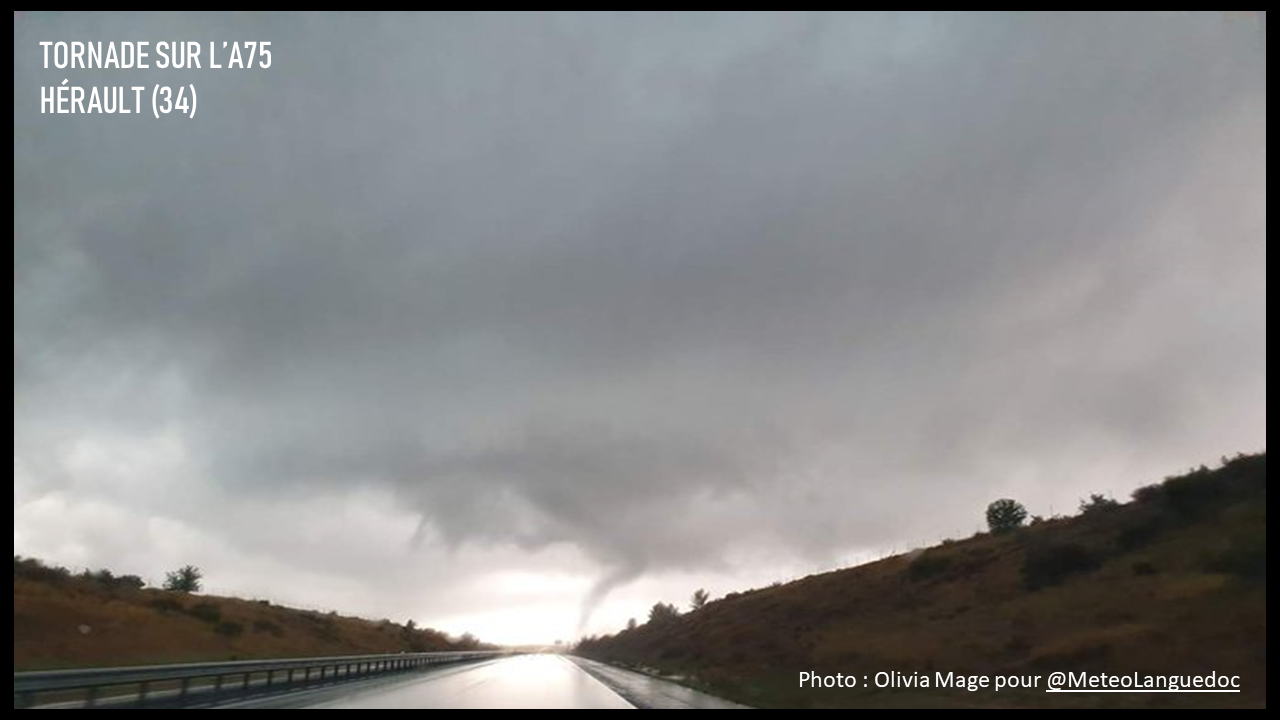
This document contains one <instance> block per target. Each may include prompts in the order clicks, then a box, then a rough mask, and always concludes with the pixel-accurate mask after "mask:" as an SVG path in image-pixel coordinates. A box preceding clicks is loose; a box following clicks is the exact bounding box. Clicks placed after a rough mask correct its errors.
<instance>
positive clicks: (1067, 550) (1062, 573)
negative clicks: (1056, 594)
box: [1022, 543, 1102, 590]
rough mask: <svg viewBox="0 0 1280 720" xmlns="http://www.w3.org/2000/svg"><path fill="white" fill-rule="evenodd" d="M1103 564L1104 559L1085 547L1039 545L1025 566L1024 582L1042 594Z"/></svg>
mask: <svg viewBox="0 0 1280 720" xmlns="http://www.w3.org/2000/svg"><path fill="white" fill-rule="evenodd" d="M1101 564H1102V557H1101V555H1099V554H1098V553H1097V552H1095V551H1093V550H1090V549H1089V548H1087V547H1085V546H1083V545H1077V544H1075V543H1065V544H1049V545H1037V546H1035V547H1032V548H1029V549H1028V550H1027V555H1026V558H1025V559H1024V560H1023V563H1022V582H1023V584H1024V585H1025V586H1026V588H1027V589H1028V590H1039V589H1040V588H1045V587H1049V586H1051V585H1057V584H1059V583H1061V582H1062V581H1064V580H1066V579H1067V578H1068V577H1070V576H1072V575H1077V574H1080V573H1086V572H1091V571H1093V570H1095V569H1097V567H1098V566H1099V565H1101Z"/></svg>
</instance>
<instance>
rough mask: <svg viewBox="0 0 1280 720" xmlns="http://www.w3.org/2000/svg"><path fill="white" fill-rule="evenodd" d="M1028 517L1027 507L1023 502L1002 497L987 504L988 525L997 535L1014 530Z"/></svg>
mask: <svg viewBox="0 0 1280 720" xmlns="http://www.w3.org/2000/svg"><path fill="white" fill-rule="evenodd" d="M1026 519H1027V509H1026V508H1025V507H1023V506H1022V503H1020V502H1018V501H1016V500H1010V499H1009V498H1001V499H999V500H996V501H995V502H993V503H991V504H990V505H988V506H987V527H989V528H991V532H992V533H995V534H996V535H1001V534H1003V533H1009V532H1013V531H1014V530H1017V529H1018V528H1019V527H1021V526H1022V523H1023V522H1024V521H1025V520H1026Z"/></svg>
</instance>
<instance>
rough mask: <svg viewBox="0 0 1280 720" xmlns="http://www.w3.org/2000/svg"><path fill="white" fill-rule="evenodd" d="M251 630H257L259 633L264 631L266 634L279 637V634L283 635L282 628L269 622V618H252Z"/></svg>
mask: <svg viewBox="0 0 1280 720" xmlns="http://www.w3.org/2000/svg"><path fill="white" fill-rule="evenodd" d="M253 631H254V632H259V633H266V634H268V635H274V636H275V637H280V636H281V635H284V629H283V628H281V627H280V626H279V625H277V624H275V623H273V622H271V621H270V620H254V621H253Z"/></svg>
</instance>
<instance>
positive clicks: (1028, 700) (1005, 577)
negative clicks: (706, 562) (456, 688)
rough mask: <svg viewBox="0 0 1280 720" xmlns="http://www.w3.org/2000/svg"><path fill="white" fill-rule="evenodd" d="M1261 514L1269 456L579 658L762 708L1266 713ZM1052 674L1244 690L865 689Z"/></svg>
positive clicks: (801, 586) (610, 643)
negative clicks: (803, 677) (1184, 678)
mask: <svg viewBox="0 0 1280 720" xmlns="http://www.w3.org/2000/svg"><path fill="white" fill-rule="evenodd" d="M1266 499H1267V498H1266V455H1265V453H1264V454H1261V455H1253V456H1243V455H1242V456H1237V457H1236V458H1235V459H1233V460H1229V461H1224V464H1223V466H1222V467H1220V468H1218V469H1216V470H1209V469H1207V468H1203V467H1202V468H1200V469H1199V470H1196V471H1193V472H1191V473H1189V474H1187V475H1184V476H1180V477H1176V478H1169V479H1168V480H1166V481H1165V482H1164V483H1162V484H1160V485H1154V486H1149V487H1146V488H1142V489H1140V490H1139V491H1137V492H1135V493H1134V500H1133V501H1132V502H1129V503H1125V504H1114V503H1112V504H1108V503H1105V502H1104V503H1098V504H1096V505H1094V506H1093V507H1091V508H1090V509H1089V510H1088V511H1086V512H1082V513H1081V514H1080V515H1078V516H1076V517H1071V518H1059V519H1052V520H1048V521H1039V522H1035V523H1033V524H1031V525H1029V526H1025V527H1022V528H1019V529H1017V530H1015V531H1013V532H1010V533H1006V534H1002V535H989V534H988V535H979V536H976V537H974V538H971V539H968V540H962V541H947V542H944V543H943V544H941V545H939V546H936V547H932V548H928V549H927V550H924V551H923V552H921V551H916V552H913V553H909V554H906V555H900V556H895V557H890V558H886V559H884V560H881V561H879V562H874V563H870V564H867V565H862V566H859V567H854V568H849V569H845V570H840V571H836V572H830V573H824V574H821V575H813V576H810V577H807V578H804V579H802V580H798V581H796V582H792V583H789V584H786V585H779V586H775V587H770V588H766V589H760V590H753V591H750V592H746V593H741V594H731V595H729V596H727V597H725V598H723V599H720V600H716V601H713V602H711V603H709V604H707V605H706V606H705V607H703V608H702V609H700V610H696V611H693V612H690V613H687V614H685V615H682V616H679V617H677V618H673V619H667V620H665V621H661V622H659V621H651V622H649V623H647V624H645V625H642V626H640V627H638V628H635V629H634V630H627V631H623V632H620V633H619V634H617V635H614V636H606V637H604V638H599V639H593V640H591V641H588V642H584V643H583V644H582V645H581V646H580V647H579V649H578V652H579V653H580V654H583V655H586V656H589V657H594V658H597V659H601V660H605V661H610V662H614V663H619V664H624V665H630V666H634V667H642V668H647V669H651V670H653V671H656V672H661V673H664V674H668V675H674V676H679V677H682V678H684V679H685V681H686V682H688V683H690V684H693V685H695V686H699V685H700V686H703V687H705V688H707V689H709V690H711V691H713V692H716V693H718V694H721V695H723V696H725V697H728V698H731V699H734V700H738V701H741V702H744V703H747V704H752V705H757V706H762V707H768V706H783V707H832V706H834V707H865V706H917V705H924V706H936V707H955V706H1032V707H1037V706H1076V707H1112V706H1122V707H1129V706H1148V707H1184V706H1202V707H1224V706H1265V704H1266V676H1267V665H1266V663H1267V639H1266V637H1267V611H1266V598H1267V589H1266V533H1267V502H1266ZM921 510H922V511H923V508H921ZM803 670H807V671H812V672H817V673H822V674H834V673H837V672H840V673H845V674H854V675H856V676H857V677H858V679H859V685H860V686H859V687H858V688H855V689H848V688H842V689H827V690H814V689H808V688H806V689H801V688H799V687H798V685H799V673H800V671H803ZM1055 670H1061V671H1082V670H1087V671H1091V672H1098V671H1105V672H1113V673H1134V672H1138V673H1142V674H1148V673H1150V674H1175V673H1176V674H1187V673H1201V674H1203V673H1209V672H1211V671H1216V672H1217V673H1219V674H1222V673H1227V674H1232V675H1240V676H1242V683H1243V692H1242V693H1241V694H1230V695H1228V694H1178V695H1170V694H1052V695H1050V694H1046V693H1045V692H1044V691H1043V690H1038V691H1027V692H1019V691H1013V692H1010V691H1002V692H1000V693H996V692H994V691H992V690H991V689H986V690H978V691H975V692H969V691H966V690H954V689H946V690H941V689H937V688H928V689H902V688H898V689H876V688H874V687H871V688H867V687H865V683H863V682H862V678H863V677H864V676H866V677H867V678H868V679H869V680H872V682H874V676H875V673H877V672H882V671H884V672H888V671H899V672H904V673H916V672H923V673H928V674H929V675H930V676H931V677H933V675H934V673H935V672H937V671H942V672H944V673H945V672H958V673H982V674H989V675H994V674H1009V673H1020V674H1040V675H1047V674H1048V673H1050V672H1052V671H1055ZM1041 682H1042V683H1043V682H1044V681H1043V680H1042V681H1041ZM1041 687H1043V684H1042V685H1041Z"/></svg>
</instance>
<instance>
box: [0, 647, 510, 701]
mask: <svg viewBox="0 0 1280 720" xmlns="http://www.w3.org/2000/svg"><path fill="white" fill-rule="evenodd" d="M509 654H511V653H509V652H508V651H474V652H434V653H399V654H395V655H343V656H338V657H316V658H292V659H287V660H235V661H229V662H213V663H186V664H180V665H142V666H136V667H114V668H94V669H84V670H42V671H37V672H22V673H14V674H13V706H14V708H30V707H38V706H41V705H44V706H47V707H94V706H102V707H116V706H121V705H132V706H135V707H138V706H145V707H191V706H196V705H204V706H208V705H213V704H217V703H220V702H227V701H230V700H240V699H244V698H248V697H254V696H259V695H267V694H275V693H280V692H288V691H292V690H297V689H301V688H312V687H317V686H319V685H327V684H332V683H335V682H344V681H348V680H358V679H362V678H368V677H372V676H375V675H386V674H391V673H402V672H409V671H411V670H416V669H419V668H424V667H428V666H432V665H443V664H446V663H458V662H467V661H473V660H483V659H486V658H491V657H499V656H502V655H509Z"/></svg>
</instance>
